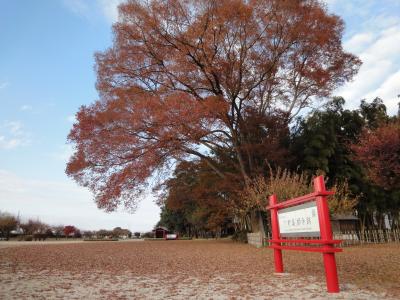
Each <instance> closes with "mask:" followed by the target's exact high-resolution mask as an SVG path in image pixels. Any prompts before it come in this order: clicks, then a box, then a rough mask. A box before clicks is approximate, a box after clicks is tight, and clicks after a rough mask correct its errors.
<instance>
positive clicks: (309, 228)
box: [278, 201, 320, 237]
mask: <svg viewBox="0 0 400 300" xmlns="http://www.w3.org/2000/svg"><path fill="white" fill-rule="evenodd" d="M278 221H279V232H280V234H281V236H282V237H295V236H302V237H318V236H320V230H319V220H318V211H317V205H316V203H315V201H313V202H308V203H305V204H301V205H296V206H292V207H289V208H285V209H281V210H279V211H278Z"/></svg>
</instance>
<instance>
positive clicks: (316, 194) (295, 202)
mask: <svg viewBox="0 0 400 300" xmlns="http://www.w3.org/2000/svg"><path fill="white" fill-rule="evenodd" d="M334 193H335V192H332V191H322V192H313V193H310V194H307V195H304V196H301V197H297V198H293V199H290V200H287V201H284V202H281V203H277V204H275V205H270V206H267V209H271V208H276V209H281V208H286V207H290V206H294V205H298V204H302V203H305V202H309V201H311V200H313V199H315V198H316V197H319V196H329V195H333V194H334Z"/></svg>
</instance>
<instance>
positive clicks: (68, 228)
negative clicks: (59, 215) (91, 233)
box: [63, 225, 76, 237]
mask: <svg viewBox="0 0 400 300" xmlns="http://www.w3.org/2000/svg"><path fill="white" fill-rule="evenodd" d="M75 231H76V228H75V226H72V225H67V226H65V227H64V229H63V232H64V235H65V236H66V237H68V236H71V234H73V233H75Z"/></svg>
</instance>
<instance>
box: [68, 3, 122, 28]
mask: <svg viewBox="0 0 400 300" xmlns="http://www.w3.org/2000/svg"><path fill="white" fill-rule="evenodd" d="M123 1H124V0H94V1H87V0H64V1H63V3H64V5H65V6H66V7H67V8H68V9H69V10H70V11H71V12H72V13H74V14H75V15H77V16H79V17H83V18H86V19H91V18H93V17H96V15H100V16H101V17H102V18H104V19H105V20H106V21H107V22H109V23H114V22H116V21H117V20H118V5H119V4H120V3H122V2H123Z"/></svg>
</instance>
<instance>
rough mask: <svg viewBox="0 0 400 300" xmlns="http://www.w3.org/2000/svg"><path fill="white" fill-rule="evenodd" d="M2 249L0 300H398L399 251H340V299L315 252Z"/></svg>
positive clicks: (62, 246) (208, 244)
mask: <svg viewBox="0 0 400 300" xmlns="http://www.w3.org/2000/svg"><path fill="white" fill-rule="evenodd" d="M6 243H7V242H2V243H0V299H31V298H35V299H168V298H170V299H293V298H295V299H396V295H400V279H399V276H398V270H399V268H400V246H399V244H390V245H373V246H363V247H353V248H345V251H344V253H339V254H338V255H337V262H338V268H339V280H340V283H341V289H342V292H341V293H339V294H336V295H333V294H328V293H326V291H325V290H326V288H325V278H324V273H323V265H322V256H321V254H319V253H300V252H289V251H287V252H284V264H285V271H286V272H288V274H287V275H284V276H277V275H274V274H273V258H272V251H271V250H270V249H266V248H263V249H256V248H253V247H252V246H250V245H246V244H238V243H233V242H231V241H214V240H209V241H142V242H139V241H136V242H80V243H79V242H78V243H76V242H75V243H57V242H48V243H46V244H44V243H42V244H40V243H36V244H28V245H26V244H20V245H23V246H18V247H15V245H18V243H16V244H15V243H14V244H12V243H9V244H6Z"/></svg>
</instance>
